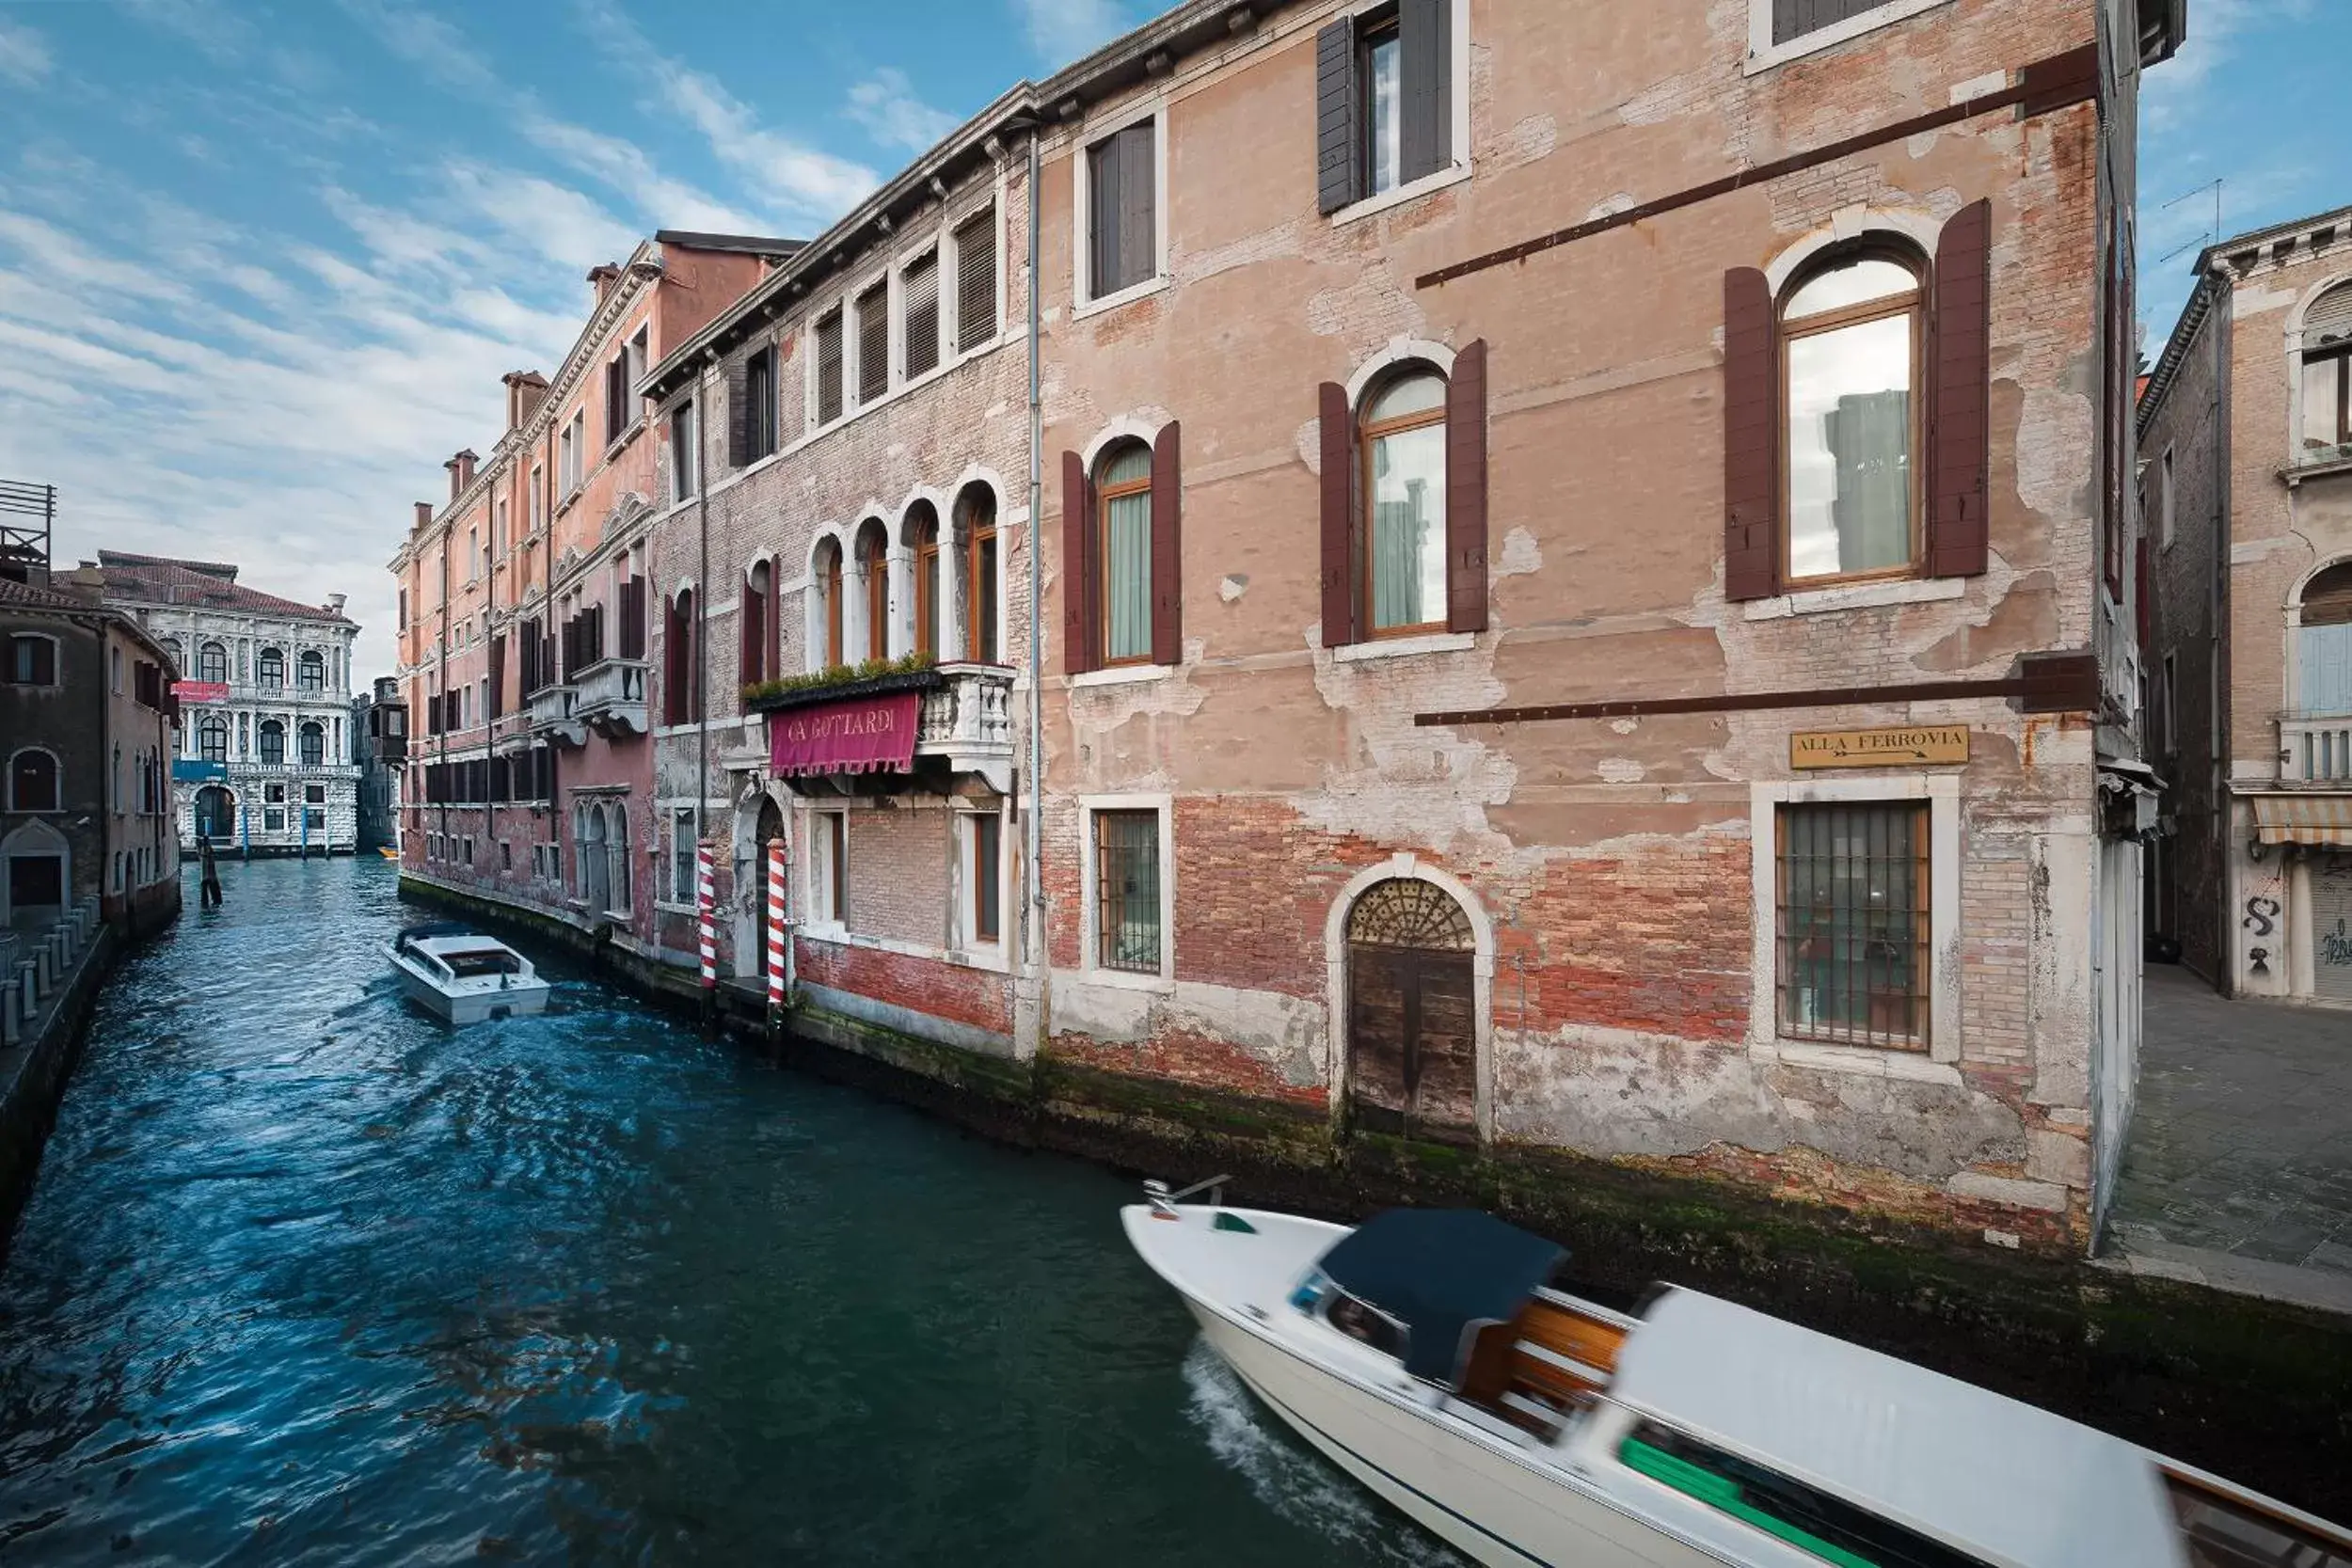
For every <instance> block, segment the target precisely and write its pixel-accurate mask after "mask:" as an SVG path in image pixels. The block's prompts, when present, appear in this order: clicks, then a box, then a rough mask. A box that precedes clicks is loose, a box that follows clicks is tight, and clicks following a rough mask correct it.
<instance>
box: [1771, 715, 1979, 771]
mask: <svg viewBox="0 0 2352 1568" xmlns="http://www.w3.org/2000/svg"><path fill="white" fill-rule="evenodd" d="M1967 760H1968V726H1967V725H1965V724H1920V725H1913V726H1907V727H1905V728H1902V729H1893V730H1800V731H1799V732H1797V733H1796V734H1795V735H1792V736H1789V737H1788V766H1789V767H1791V768H1903V767H1914V768H1915V767H1920V766H1923V765H1927V766H1931V765H1934V764H1938V763H1954V762H1966V761H1967Z"/></svg>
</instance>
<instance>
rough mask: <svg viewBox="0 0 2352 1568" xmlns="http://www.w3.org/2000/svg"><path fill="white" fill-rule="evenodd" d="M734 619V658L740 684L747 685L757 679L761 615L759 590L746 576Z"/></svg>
mask: <svg viewBox="0 0 2352 1568" xmlns="http://www.w3.org/2000/svg"><path fill="white" fill-rule="evenodd" d="M735 619H736V623H737V624H736V627H735V634H736V635H735V641H736V658H737V660H738V664H739V668H740V670H741V672H742V682H741V684H743V685H745V686H749V685H751V683H752V682H754V681H755V680H757V679H759V623H760V621H761V619H762V616H761V614H760V608H759V590H758V589H756V588H754V587H753V586H752V579H751V578H748V577H747V578H744V579H743V608H742V610H740V611H739V613H738V614H737V615H736V617H735Z"/></svg>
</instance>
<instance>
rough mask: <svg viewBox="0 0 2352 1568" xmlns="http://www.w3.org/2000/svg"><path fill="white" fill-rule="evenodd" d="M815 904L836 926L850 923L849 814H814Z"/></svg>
mask: <svg viewBox="0 0 2352 1568" xmlns="http://www.w3.org/2000/svg"><path fill="white" fill-rule="evenodd" d="M817 853H818V857H819V861H818V896H817V907H818V909H820V910H822V911H825V918H826V919H828V920H830V921H832V922H833V923H834V925H836V926H847V925H848V924H849V923H850V814H849V813H848V812H844V811H829V812H820V813H819V814H818V837H817Z"/></svg>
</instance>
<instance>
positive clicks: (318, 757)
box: [295, 723, 326, 768]
mask: <svg viewBox="0 0 2352 1568" xmlns="http://www.w3.org/2000/svg"><path fill="white" fill-rule="evenodd" d="M295 739H296V741H297V742H298V743H299V744H300V746H301V748H302V766H304V767H305V768H316V767H317V766H318V765H319V764H320V763H323V762H325V761H326V727H325V726H324V725H321V724H317V723H308V724H305V725H303V726H302V731H301V733H300V734H299V735H298V736H295Z"/></svg>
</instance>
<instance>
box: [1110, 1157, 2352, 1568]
mask: <svg viewBox="0 0 2352 1568" xmlns="http://www.w3.org/2000/svg"><path fill="white" fill-rule="evenodd" d="M1209 1185H1210V1184H1209V1183H1206V1182H1204V1183H1201V1188H1206V1187H1208V1186H1209ZM1199 1190H1200V1188H1194V1189H1187V1190H1186V1192H1184V1193H1181V1194H1175V1195H1170V1194H1169V1193H1168V1191H1167V1189H1166V1188H1165V1187H1164V1186H1160V1185H1159V1184H1157V1183H1153V1184H1152V1186H1151V1187H1149V1188H1148V1189H1147V1191H1148V1192H1149V1194H1150V1201H1149V1202H1147V1203H1143V1204H1137V1205H1135V1206H1133V1207H1130V1208H1128V1209H1125V1210H1123V1211H1122V1212H1121V1217H1122V1219H1123V1221H1124V1223H1125V1226H1126V1230H1127V1236H1128V1240H1129V1241H1130V1242H1132V1243H1134V1245H1135V1248H1136V1251H1137V1252H1138V1253H1140V1254H1141V1255H1142V1257H1143V1259H1144V1261H1145V1262H1146V1263H1148V1264H1149V1265H1150V1266H1151V1267H1152V1270H1153V1271H1154V1272H1155V1273H1157V1274H1158V1275H1160V1277H1161V1278H1162V1279H1164V1280H1166V1281H1167V1282H1168V1284H1170V1285H1172V1286H1174V1287H1175V1288H1176V1290H1177V1291H1178V1292H1179V1293H1180V1294H1181V1295H1182V1296H1183V1297H1184V1304H1185V1305H1186V1306H1187V1307H1190V1308H1191V1311H1192V1314H1193V1316H1194V1317H1195V1318H1196V1319H1197V1320H1199V1322H1200V1328H1201V1332H1202V1334H1203V1335H1204V1337H1205V1338H1207V1340H1208V1342H1209V1343H1210V1345H1211V1346H1212V1347H1214V1348H1215V1349H1216V1352H1217V1354H1219V1355H1221V1356H1222V1357H1223V1358H1224V1359H1225V1361H1226V1362H1227V1364H1228V1365H1230V1366H1231V1367H1232V1369H1233V1370H1234V1372H1235V1373H1237V1374H1238V1375H1239V1376H1240V1378H1241V1379H1242V1381H1243V1382H1244V1383H1245V1384H1247V1385H1248V1387H1249V1389H1250V1390H1251V1392H1253V1393H1254V1394H1256V1395H1257V1396H1258V1398H1259V1399H1260V1400H1261V1401H1263V1402H1264V1404H1265V1406H1266V1408H1268V1409H1269V1410H1271V1411H1273V1412H1274V1413H1275V1414H1276V1415H1277V1416H1279V1417H1280V1418H1282V1419H1283V1420H1284V1421H1285V1422H1286V1423H1288V1424H1289V1425H1290V1426H1291V1427H1292V1428H1293V1429H1295V1431H1296V1432H1297V1433H1299V1435H1300V1436H1302V1437H1303V1438H1305V1439H1306V1440H1307V1441H1308V1442H1309V1443H1311V1444H1312V1445H1313V1446H1314V1447H1315V1448H1316V1449H1319V1450H1321V1451H1322V1453H1323V1454H1324V1455H1325V1456H1326V1457H1327V1458H1328V1459H1329V1460H1330V1461H1331V1462H1332V1463H1333V1464H1335V1465H1339V1466H1340V1467H1341V1468H1342V1469H1343V1470H1345V1471H1347V1472H1348V1474H1350V1475H1352V1476H1354V1477H1355V1478H1356V1479H1357V1480H1358V1481H1361V1482H1362V1483H1363V1484H1364V1485H1366V1486H1368V1487H1370V1488H1372V1490H1374V1491H1375V1492H1377V1493H1378V1494H1379V1495H1380V1496H1382V1497H1385V1498H1387V1499H1388V1500H1389V1501H1390V1502H1391V1503H1393V1504H1394V1505H1395V1506H1396V1507H1397V1508H1399V1509H1401V1510H1403V1511H1404V1512H1405V1513H1407V1514H1409V1515H1410V1516H1411V1517H1412V1518H1414V1519H1415V1520H1417V1521H1418V1522H1420V1523H1421V1524H1422V1525H1423V1526H1425V1527H1427V1528H1429V1529H1430V1530H1432V1531H1434V1532H1436V1533H1437V1534H1438V1535H1439V1536H1440V1537H1442V1538H1443V1539H1445V1540H1446V1541H1447V1542H1449V1543H1450V1544H1453V1545H1454V1546H1455V1547H1457V1548H1458V1549H1460V1550H1461V1551H1463V1552H1464V1553H1466V1554H1468V1555H1469V1556H1470V1558H1472V1559H1474V1560H1477V1561H1478V1562H1481V1563H1485V1564H1488V1565H1490V1568H1530V1565H1534V1568H1616V1565H1620V1564H1627V1565H1640V1568H1702V1565H1704V1568H1720V1565H1722V1564H1735V1565H1738V1568H1820V1565H1821V1564H1822V1563H1824V1562H1826V1563H1831V1564H1835V1565H1836V1568H2352V1533H2347V1532H2346V1531H2344V1530H2343V1529H2341V1528H2337V1527H2335V1526H2333V1525H2330V1524H2328V1523H2327V1522H2326V1521H2324V1520H2321V1519H2317V1518H2314V1517H2312V1515H2310V1514H2307V1513H2301V1512H2300V1511H2298V1510H2296V1509H2292V1508H2289V1507H2287V1506H2286V1505H2284V1504H2282V1503H2278V1502H2273V1501H2271V1500H2270V1499H2268V1498H2266V1497H2259V1496H2257V1495H2255V1494H2253V1493H2251V1492H2248V1491H2246V1490H2245V1489H2244V1488H2241V1487H2238V1486H2236V1485H2233V1484H2232V1483H2231V1482H2228V1481H2222V1480H2220V1479H2218V1478H2217V1477H2214V1476H2210V1475H2207V1474H2205V1473H2203V1472H2202V1471H2199V1470H2195V1469H2192V1468H2190V1467H2189V1466H2187V1465H2179V1464H2176V1463H2174V1462H2173V1461H2170V1460H2168V1459H2163V1458H2161V1457H2159V1456H2157V1455H2154V1454H2152V1453H2150V1452H2149V1451H2148V1450H2146V1449H2140V1448H2137V1447H2136V1446H2134V1445H2132V1444H2130V1443H2126V1442H2123V1441H2122V1440H2121V1439H2120V1438H2115V1437H2110V1436H2108V1435H2106V1433H2100V1432H2096V1431H2093V1430H2092V1429H2090V1427H2086V1426H2083V1425H2080V1424H2078V1423H2076V1422H2074V1421H2070V1420H2067V1419H2065V1418H2061V1417H2058V1416H2054V1415H2052V1414H2050V1413H2049V1412H2047V1411H2044V1410H2041V1409H2037V1408H2036V1407H2034V1406H2032V1405H2028V1404H2024V1403H2021V1402H2017V1401H2015V1400H2010V1399H2006V1398H2003V1397H2002V1396H2000V1395H1998V1394H1994V1393H1992V1392H1990V1391H1988V1390H1985V1389H1982V1388H1979V1387H1976V1386H1973V1385H1970V1384H1965V1383H1961V1382H1958V1381H1956V1380H1954V1379H1951V1378H1947V1377H1944V1376H1942V1375H1940V1374H1938V1373H1935V1372H1931V1371H1929V1370H1926V1369H1924V1368H1921V1367H1916V1366H1914V1365H1912V1364H1911V1363H1909V1362H1906V1361H1900V1360H1897V1359H1895V1358H1894V1357H1891V1356H1886V1355H1882V1354H1878V1353H1876V1352H1873V1351H1868V1350H1865V1349H1863V1348H1861V1347H1860V1346H1858V1345H1852V1344H1849V1343H1847V1342H1846V1341H1844V1340H1842V1339H1836V1338H1830V1337H1829V1336H1827V1335H1822V1334H1816V1333H1814V1332H1813V1331H1811V1330H1809V1329H1804V1328H1800V1327H1798V1326H1796V1325H1795V1324H1793V1323H1784V1322H1782V1321H1781V1320H1779V1319H1777V1318H1772V1317H1767V1316H1765V1315H1764V1314H1763V1313H1760V1312H1755V1311H1751V1310H1749V1309H1748V1308H1746V1307H1739V1306H1735V1305H1733V1304H1732V1303H1730V1302H1726V1301H1721V1300H1718V1299H1716V1298H1714V1297H1711V1296H1707V1295H1702V1294H1700V1293H1698V1292H1697V1291H1685V1290H1680V1289H1676V1288H1671V1287H1669V1288H1665V1289H1663V1290H1661V1291H1659V1292H1657V1293H1656V1294H1655V1295H1654V1296H1653V1297H1652V1298H1651V1299H1650V1300H1649V1301H1648V1303H1647V1304H1646V1305H1645V1307H1644V1308H1643V1309H1642V1311H1641V1312H1640V1314H1639V1316H1628V1315H1626V1314H1624V1313H1620V1312H1613V1311H1611V1310H1610V1309H1609V1308H1607V1307H1600V1306H1597V1305H1596V1304H1594V1303H1592V1302H1589V1301H1583V1300H1580V1299H1579V1298H1577V1297H1576V1296H1573V1295H1570V1294H1567V1293H1566V1292H1565V1291H1561V1290H1558V1289H1556V1288H1555V1285H1554V1281H1555V1278H1556V1276H1557V1275H1558V1273H1559V1270H1560V1267H1561V1265H1562V1264H1563V1263H1564V1262H1565V1260H1566V1255H1565V1253H1564V1252H1563V1251H1562V1250H1561V1249H1560V1248H1559V1247H1557V1246H1554V1245H1553V1244H1551V1243H1549V1242H1546V1241H1544V1240H1542V1239H1541V1238H1539V1237H1536V1236H1532V1235H1530V1234H1528V1233H1527V1232H1525V1231H1522V1230H1519V1229H1517V1228H1516V1227H1512V1226H1509V1225H1506V1224H1504V1223H1503V1222H1502V1221H1501V1220H1497V1219H1494V1218H1492V1217H1490V1216H1488V1215H1486V1214H1483V1213H1478V1212H1471V1211H1456V1210H1394V1211H1391V1212H1388V1213H1384V1214H1380V1215H1377V1216H1375V1218H1373V1219H1371V1220H1368V1221H1366V1222H1365V1223H1364V1224H1363V1225H1362V1226H1360V1227H1356V1228H1354V1229H1352V1230H1351V1229H1349V1228H1348V1227H1344V1226H1337V1225H1327V1224H1325V1223H1323V1222H1321V1221H1318V1220H1310V1219H1303V1218H1299V1217H1297V1216H1295V1215H1290V1214H1279V1213H1268V1212H1263V1211H1261V1210H1252V1209H1229V1208H1225V1207H1223V1206H1222V1205H1221V1204H1220V1203H1218V1202H1216V1198H1215V1196H1213V1197H1212V1200H1211V1201H1210V1202H1209V1203H1207V1204H1194V1203H1184V1202H1183V1201H1182V1199H1184V1197H1187V1196H1190V1195H1191V1194H1192V1193H1193V1192H1196V1191H1199Z"/></svg>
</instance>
